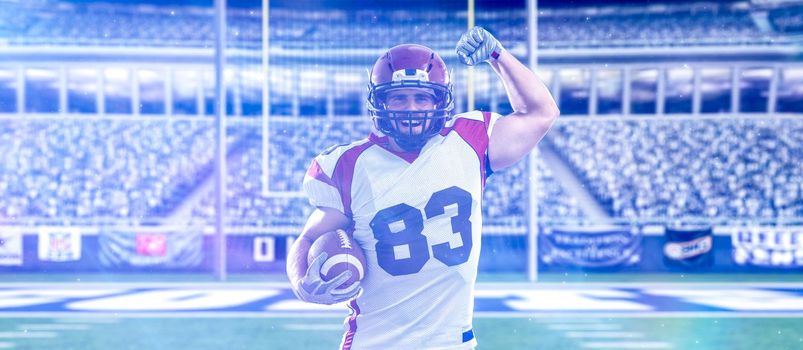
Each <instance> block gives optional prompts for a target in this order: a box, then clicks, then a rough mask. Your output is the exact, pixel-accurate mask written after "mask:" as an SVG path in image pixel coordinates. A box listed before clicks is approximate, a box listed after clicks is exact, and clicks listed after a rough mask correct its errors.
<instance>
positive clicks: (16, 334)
mask: <svg viewBox="0 0 803 350" xmlns="http://www.w3.org/2000/svg"><path fill="white" fill-rule="evenodd" d="M57 335H58V333H56V332H25V331H17V332H0V338H3V339H15V338H55V337H56V336H57Z"/></svg>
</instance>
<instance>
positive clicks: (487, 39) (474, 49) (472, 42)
mask: <svg viewBox="0 0 803 350" xmlns="http://www.w3.org/2000/svg"><path fill="white" fill-rule="evenodd" d="M502 50H504V48H503V47H502V44H501V43H499V40H496V38H494V36H493V35H491V33H488V31H487V30H485V29H483V28H482V27H474V28H471V30H469V31H467V32H465V33H463V35H462V36H461V37H460V40H458V41H457V47H456V48H455V51H456V52H457V57H459V58H460V61H461V62H463V63H464V64H467V65H469V66H473V65H475V64H478V63H480V62H484V61H491V60H495V59H497V58H499V55H500V54H502Z"/></svg>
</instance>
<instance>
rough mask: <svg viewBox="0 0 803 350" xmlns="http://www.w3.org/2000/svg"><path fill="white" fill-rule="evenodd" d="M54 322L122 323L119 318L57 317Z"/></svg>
mask: <svg viewBox="0 0 803 350" xmlns="http://www.w3.org/2000/svg"><path fill="white" fill-rule="evenodd" d="M53 322H57V323H93V324H115V323H120V319H118V318H99V317H98V318H57V319H54V320H53Z"/></svg>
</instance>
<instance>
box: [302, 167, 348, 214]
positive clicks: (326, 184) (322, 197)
mask: <svg viewBox="0 0 803 350" xmlns="http://www.w3.org/2000/svg"><path fill="white" fill-rule="evenodd" d="M327 161H328V159H327V157H326V155H320V156H317V157H315V159H313V160H312V162H311V163H310V166H309V169H307V174H306V175H305V176H304V183H303V186H302V187H303V190H304V193H305V194H306V195H307V198H308V199H309V203H310V204H311V205H313V206H315V207H328V208H334V209H337V210H338V211H340V212H341V213H344V210H343V201H342V199H341V198H342V197H341V195H340V190H339V189H338V186H337V185H336V184H335V182H334V181H333V180H332V175H333V174H332V173H333V172H334V167H327V165H328V163H330V162H327ZM327 168H329V169H327ZM327 170H329V171H328V172H327Z"/></svg>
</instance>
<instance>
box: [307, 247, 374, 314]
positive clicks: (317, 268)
mask: <svg viewBox="0 0 803 350" xmlns="http://www.w3.org/2000/svg"><path fill="white" fill-rule="evenodd" d="M327 257H328V255H327V254H326V253H321V255H318V256H317V257H316V258H315V260H313V261H312V263H311V264H310V265H309V268H307V274H306V276H304V277H303V278H302V279H300V280H298V282H297V283H296V285H295V286H293V287H294V288H293V292H295V293H296V296H297V297H298V298H299V299H301V300H303V301H306V302H309V303H315V304H326V305H332V304H337V303H340V302H344V301H346V300H350V299H352V298H354V297H356V296H357V294H360V291H362V288H361V287H360V282H359V281H357V282H354V284H352V285H350V286H349V287H348V288H345V289H336V288H337V287H340V285H341V284H343V282H346V280H348V279H349V278H351V271H343V273H341V274H339V275H337V277H335V278H333V279H331V280H329V281H324V280H323V279H321V266H323V263H324V261H326V258H327Z"/></svg>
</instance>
